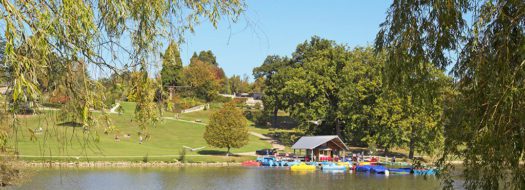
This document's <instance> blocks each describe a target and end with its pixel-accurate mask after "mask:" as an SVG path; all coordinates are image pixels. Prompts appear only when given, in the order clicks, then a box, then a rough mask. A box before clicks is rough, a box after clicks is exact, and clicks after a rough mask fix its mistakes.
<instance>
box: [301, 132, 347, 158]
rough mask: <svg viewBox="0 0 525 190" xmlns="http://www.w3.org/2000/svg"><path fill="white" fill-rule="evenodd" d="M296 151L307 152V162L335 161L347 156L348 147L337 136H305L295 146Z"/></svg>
mask: <svg viewBox="0 0 525 190" xmlns="http://www.w3.org/2000/svg"><path fill="white" fill-rule="evenodd" d="M292 149H293V150H294V153H295V151H296V150H299V151H302V150H305V160H314V161H333V160H337V159H339V158H340V157H342V156H344V155H345V151H348V150H349V149H348V147H347V146H346V145H345V143H344V142H343V140H341V138H339V136H337V135H327V136H304V137H301V138H300V139H299V140H298V141H297V142H296V143H295V144H294V145H293V146H292Z"/></svg>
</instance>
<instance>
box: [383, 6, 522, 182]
mask: <svg viewBox="0 0 525 190" xmlns="http://www.w3.org/2000/svg"><path fill="white" fill-rule="evenodd" d="M524 7H525V2H523V1H519V0H518V1H514V0H510V1H504V0H483V1H468V0H451V1H421V2H409V1H394V3H393V4H392V6H391V7H390V9H389V11H388V16H387V18H386V21H385V22H384V23H383V24H382V25H381V30H380V32H379V34H378V35H377V39H376V47H377V48H378V50H384V51H386V52H387V54H388V56H387V64H386V68H387V70H386V71H387V78H388V79H389V80H390V81H392V82H394V83H396V84H400V85H402V86H411V85H412V84H415V83H420V81H416V80H414V81H410V80H406V79H410V78H413V76H417V77H425V76H428V74H429V70H428V69H426V66H421V63H425V62H428V63H432V64H433V65H435V66H438V67H440V68H445V67H446V66H449V65H450V64H452V63H453V62H452V60H454V59H456V58H457V59H456V62H454V67H453V69H452V74H453V75H454V77H455V81H456V84H455V88H456V90H457V93H450V94H451V96H450V98H449V100H448V101H447V103H448V105H447V109H446V115H445V116H446V123H445V126H446V129H445V146H444V154H443V155H442V158H441V160H440V162H439V164H440V166H444V167H445V170H443V174H444V175H442V177H443V178H442V179H443V180H444V181H445V182H446V184H447V186H445V188H449V189H451V188H453V187H452V180H451V178H450V175H449V171H448V170H447V169H449V168H450V167H451V165H449V164H447V161H448V160H449V159H455V158H460V159H463V161H464V162H463V163H464V164H463V165H464V166H465V167H464V168H465V169H464V174H465V187H466V188H467V189H499V188H501V189H523V188H524V187H525V167H524V166H523V164H520V162H523V161H524V159H525V155H524V154H525V141H524V139H525V133H524V130H523V123H524V122H525V117H524V115H523V112H522V111H521V110H524V109H525V105H524V104H523V102H524V99H523V98H524V97H525V96H523V95H524V92H525V86H524V83H523V79H524V76H525V74H524V73H525V68H524V65H525V57H524V55H525V49H523V47H525V45H524V44H525V8H524ZM468 17H471V20H472V21H473V22H472V23H471V25H468V23H467V22H466V19H467V18H468ZM454 51H456V52H454ZM450 52H452V54H449V53H450ZM427 78H428V77H427ZM414 82H415V83H414ZM423 82H424V81H423ZM420 89H426V90H428V89H432V86H423V87H422V88H420ZM418 91H420V92H421V93H420V95H418V96H419V97H421V103H420V104H428V102H429V101H431V100H433V99H432V97H435V96H434V95H433V94H425V93H424V92H425V91H424V90H418Z"/></svg>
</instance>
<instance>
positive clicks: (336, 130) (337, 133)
mask: <svg viewBox="0 0 525 190" xmlns="http://www.w3.org/2000/svg"><path fill="white" fill-rule="evenodd" d="M335 134H336V135H337V136H339V138H341V126H340V125H339V119H336V120H335Z"/></svg>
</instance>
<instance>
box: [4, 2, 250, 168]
mask: <svg viewBox="0 0 525 190" xmlns="http://www.w3.org/2000/svg"><path fill="white" fill-rule="evenodd" d="M0 4H1V6H0V13H1V15H2V23H3V24H2V28H1V31H2V32H3V34H2V36H3V37H4V38H5V46H3V47H5V53H4V54H3V57H2V62H3V63H4V65H5V67H4V68H7V69H6V75H7V76H6V77H5V78H7V81H6V82H7V83H8V84H10V91H11V93H10V94H9V95H8V96H6V97H5V99H6V103H7V102H12V104H9V105H10V106H11V107H10V108H9V109H10V110H11V113H15V114H10V115H11V116H12V117H13V119H15V118H16V113H17V111H18V109H20V108H22V107H27V106H29V107H32V108H33V107H35V106H36V105H38V104H37V103H38V100H39V99H40V97H41V96H42V92H45V91H43V90H47V89H48V88H49V90H50V91H57V92H60V93H63V94H64V95H66V96H68V102H67V103H66V104H64V106H63V107H62V111H63V112H64V115H67V117H69V118H70V119H72V120H75V121H76V122H80V123H81V124H82V126H83V127H84V128H85V129H87V130H86V131H89V128H92V127H97V126H99V124H100V123H107V122H98V121H99V120H100V118H96V117H93V116H92V115H91V113H90V111H89V110H90V109H92V108H97V109H100V108H105V107H106V105H104V99H105V97H104V96H102V95H99V94H97V92H98V91H102V90H104V89H103V88H102V86H101V85H100V84H99V83H98V82H97V81H94V80H91V79H90V78H89V75H88V69H94V70H96V69H99V71H111V72H113V73H117V72H119V71H122V70H126V71H129V70H134V71H139V72H140V76H138V77H134V78H132V79H133V80H135V81H134V82H136V84H135V85H136V91H135V93H136V94H138V96H141V97H136V98H137V101H138V107H137V109H136V113H137V114H136V115H137V117H138V120H139V121H141V123H144V122H145V121H152V120H155V119H154V118H151V117H152V116H154V115H155V114H152V113H153V111H152V110H153V106H152V103H151V101H152V99H153V98H152V97H154V96H155V95H154V94H155V93H154V91H155V89H157V88H158V87H157V85H154V83H155V82H152V81H151V79H148V78H149V76H148V73H147V72H146V71H147V70H149V69H151V67H152V66H153V65H154V64H152V63H150V62H149V60H148V59H149V58H150V57H151V56H152V55H157V53H158V52H156V49H158V48H157V47H158V46H159V45H160V41H161V39H166V38H167V39H168V41H172V40H174V41H182V40H183V36H184V34H185V33H186V32H187V31H190V32H193V30H194V26H195V25H196V24H198V23H200V22H201V20H208V21H210V23H212V24H213V25H214V26H215V27H217V23H218V21H219V20H220V19H221V17H226V18H227V19H229V20H233V21H236V20H237V17H238V16H239V15H240V13H241V12H242V10H243V8H244V2H243V1H241V0H232V1H183V0H175V1H173V0H169V1H166V0H152V1H125V0H99V1H89V0H88V1H75V0H49V1H1V2H0ZM129 42H131V43H129ZM28 52H30V53H28ZM108 55H109V56H108ZM108 57H109V58H108ZM108 59H109V60H108ZM58 70H62V71H63V72H56V71H58ZM48 73H52V74H54V73H59V74H60V75H58V76H56V77H55V76H53V75H49V77H46V79H45V80H42V76H46V74H48ZM47 81H53V82H56V84H53V85H48V84H45V82H47ZM152 91H153V92H152ZM2 123H3V124H6V122H2ZM141 126H143V127H145V126H146V125H145V124H141ZM10 127H11V128H12V131H17V130H18V124H17V123H16V122H15V124H13V125H11V126H10ZM15 134H16V133H15ZM12 135H14V134H8V138H12V137H13V136H12ZM86 135H88V136H89V135H90V134H89V133H87V132H86ZM14 139H16V137H15V138H14ZM86 139H88V138H85V139H84V140H86ZM90 139H93V138H90ZM14 142H15V144H16V141H14ZM64 142H66V141H64ZM66 143H67V142H66ZM4 146H11V145H6V144H2V147H0V150H5V148H6V147H4ZM14 147H16V146H14ZM14 152H16V151H14ZM0 154H2V155H3V154H6V152H5V151H2V152H0ZM3 171H4V170H2V172H3Z"/></svg>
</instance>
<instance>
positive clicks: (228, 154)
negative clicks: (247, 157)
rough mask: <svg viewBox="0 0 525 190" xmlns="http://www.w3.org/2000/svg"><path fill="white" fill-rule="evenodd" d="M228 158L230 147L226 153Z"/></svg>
mask: <svg viewBox="0 0 525 190" xmlns="http://www.w3.org/2000/svg"><path fill="white" fill-rule="evenodd" d="M226 156H230V147H228V152H226Z"/></svg>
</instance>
